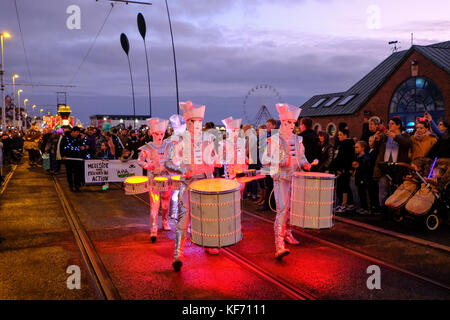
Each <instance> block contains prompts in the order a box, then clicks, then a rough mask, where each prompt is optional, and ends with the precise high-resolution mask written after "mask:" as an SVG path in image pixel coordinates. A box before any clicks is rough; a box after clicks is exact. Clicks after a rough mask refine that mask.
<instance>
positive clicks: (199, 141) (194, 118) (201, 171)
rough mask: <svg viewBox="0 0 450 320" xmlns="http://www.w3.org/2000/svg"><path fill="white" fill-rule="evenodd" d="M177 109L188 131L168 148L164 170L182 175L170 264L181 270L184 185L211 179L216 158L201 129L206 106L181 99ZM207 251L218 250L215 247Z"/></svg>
mask: <svg viewBox="0 0 450 320" xmlns="http://www.w3.org/2000/svg"><path fill="white" fill-rule="evenodd" d="M180 108H181V110H182V111H183V116H184V119H185V120H186V128H187V131H186V132H185V134H183V135H182V138H181V140H180V141H179V142H178V143H174V144H172V145H171V146H170V147H169V152H168V154H167V157H166V161H165V167H166V169H167V170H169V171H170V172H173V173H176V174H180V175H182V176H183V178H182V184H181V187H180V191H179V195H178V199H179V200H178V222H177V227H176V231H175V253H174V260H173V263H172V266H173V268H174V270H175V271H180V269H181V266H182V265H183V262H182V259H183V255H184V246H185V244H186V238H187V229H188V226H189V223H190V212H189V200H188V193H189V192H188V190H187V187H188V186H189V184H191V183H192V182H194V181H196V180H200V179H206V178H213V172H214V161H215V157H216V155H215V153H214V143H213V140H212V135H209V134H207V133H204V132H202V125H203V124H202V123H203V118H204V114H205V109H206V107H205V106H195V105H194V104H193V103H192V102H191V101H187V102H180ZM175 159H181V161H174V160H175ZM208 251H209V252H210V253H218V249H211V250H208ZM216 251H217V252H216Z"/></svg>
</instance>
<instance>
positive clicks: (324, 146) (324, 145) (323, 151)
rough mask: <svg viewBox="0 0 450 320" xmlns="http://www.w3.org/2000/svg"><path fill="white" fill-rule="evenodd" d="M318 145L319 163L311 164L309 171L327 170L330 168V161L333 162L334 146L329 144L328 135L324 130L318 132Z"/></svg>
mask: <svg viewBox="0 0 450 320" xmlns="http://www.w3.org/2000/svg"><path fill="white" fill-rule="evenodd" d="M319 146H320V155H319V159H318V160H319V164H318V165H317V166H313V167H312V168H311V171H317V172H328V171H329V170H330V166H331V163H332V162H333V158H334V148H333V146H332V145H331V144H330V136H329V135H328V133H326V132H325V131H320V132H319Z"/></svg>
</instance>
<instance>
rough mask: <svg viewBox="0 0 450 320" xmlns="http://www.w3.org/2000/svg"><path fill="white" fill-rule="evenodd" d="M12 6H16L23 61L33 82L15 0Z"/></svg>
mask: <svg viewBox="0 0 450 320" xmlns="http://www.w3.org/2000/svg"><path fill="white" fill-rule="evenodd" d="M14 6H15V7H16V15H17V23H18V24H19V32H20V39H21V40H22V47H23V52H24V54H25V62H26V65H27V70H28V76H29V77H30V83H31V84H33V77H32V76H31V70H30V63H29V62H28V54H27V49H26V47H25V40H24V38H23V33H22V26H21V24H20V16H19V9H18V8H17V0H14ZM32 90H33V89H32Z"/></svg>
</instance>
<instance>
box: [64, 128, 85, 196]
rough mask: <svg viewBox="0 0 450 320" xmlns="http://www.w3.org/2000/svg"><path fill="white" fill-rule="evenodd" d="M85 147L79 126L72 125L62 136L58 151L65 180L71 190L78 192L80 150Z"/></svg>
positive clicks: (80, 176) (81, 173)
mask: <svg viewBox="0 0 450 320" xmlns="http://www.w3.org/2000/svg"><path fill="white" fill-rule="evenodd" d="M84 149H85V145H84V142H83V141H82V140H81V138H80V128H79V127H73V128H72V130H70V131H67V132H66V133H65V135H64V136H63V137H62V140H61V145H60V152H61V157H62V159H63V160H64V163H65V165H66V174H67V182H68V183H69V187H70V190H71V191H74V192H79V191H80V187H81V182H82V179H83V177H82V175H83V157H82V152H83V151H84Z"/></svg>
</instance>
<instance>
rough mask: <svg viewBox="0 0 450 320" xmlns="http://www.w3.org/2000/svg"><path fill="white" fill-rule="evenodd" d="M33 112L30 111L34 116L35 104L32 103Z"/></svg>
mask: <svg viewBox="0 0 450 320" xmlns="http://www.w3.org/2000/svg"><path fill="white" fill-rule="evenodd" d="M32 108H33V112H32V116H34V108H36V105H35V104H33V107H32Z"/></svg>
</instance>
